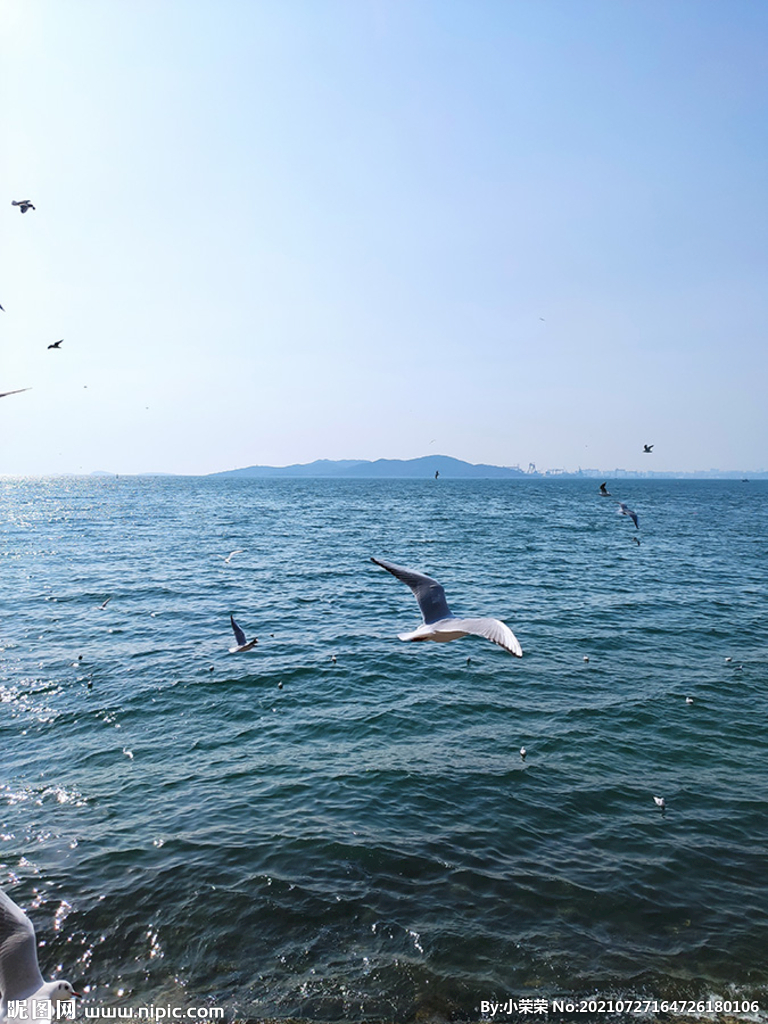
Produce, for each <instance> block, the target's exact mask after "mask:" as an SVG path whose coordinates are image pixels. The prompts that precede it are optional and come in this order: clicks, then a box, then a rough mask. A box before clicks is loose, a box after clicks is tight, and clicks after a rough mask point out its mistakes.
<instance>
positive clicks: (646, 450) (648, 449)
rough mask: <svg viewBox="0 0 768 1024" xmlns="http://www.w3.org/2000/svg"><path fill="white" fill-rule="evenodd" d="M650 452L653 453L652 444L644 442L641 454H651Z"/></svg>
mask: <svg viewBox="0 0 768 1024" xmlns="http://www.w3.org/2000/svg"><path fill="white" fill-rule="evenodd" d="M651 454H653V445H652V444H644V445H643V455H651Z"/></svg>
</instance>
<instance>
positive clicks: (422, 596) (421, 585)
mask: <svg viewBox="0 0 768 1024" xmlns="http://www.w3.org/2000/svg"><path fill="white" fill-rule="evenodd" d="M371 561H372V562H375V563H376V565H380V566H381V568H382V569H386V570H387V572H391V573H392V575H393V576H395V577H396V578H397V579H399V580H401V581H402V582H403V583H405V584H406V585H407V586H409V587H410V588H411V590H412V591H413V593H414V595H415V597H416V600H417V601H418V602H419V608H420V609H421V614H422V616H423V618H424V621H425V622H426V623H427V625H429V624H430V623H432V622H438V621H439V620H440V619H449V618H451V609H450V608H449V607H448V602H447V601H446V600H445V591H444V590H443V588H442V587H441V586H440V584H439V583H438V582H437V580H433V579H432V578H431V577H430V576H423V575H422V574H421V573H420V572H414V571H413V569H404V568H403V566H402V565H393V564H392V562H384V561H382V560H381V559H379V558H372V559H371Z"/></svg>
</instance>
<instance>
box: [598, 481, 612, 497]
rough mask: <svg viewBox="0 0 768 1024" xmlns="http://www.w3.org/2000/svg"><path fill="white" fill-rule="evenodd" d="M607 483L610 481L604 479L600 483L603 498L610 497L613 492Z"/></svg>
mask: <svg viewBox="0 0 768 1024" xmlns="http://www.w3.org/2000/svg"><path fill="white" fill-rule="evenodd" d="M607 483H608V481H607V480H604V481H603V483H601V484H600V496H601V497H602V498H610V496H611V492H610V491H609V490H608V488H607V487H606V484H607Z"/></svg>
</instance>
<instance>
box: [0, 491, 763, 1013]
mask: <svg viewBox="0 0 768 1024" xmlns="http://www.w3.org/2000/svg"><path fill="white" fill-rule="evenodd" d="M609 486H610V489H611V491H612V492H613V495H614V497H613V498H610V499H606V498H601V497H600V495H599V494H598V493H597V482H596V481H593V480H576V481H565V480H559V481H558V480H522V481H509V482H508V481H502V482H495V481H472V482H469V481H450V480H439V481H434V480H425V481H316V480H305V481H291V480H280V481H248V480H224V481H222V480H214V479H205V478H122V479H116V478H115V479H113V478H88V479H82V478H71V479H66V478H58V479H48V480H4V481H1V482H0V497H1V500H2V516H3V541H2V552H1V553H2V569H3V575H2V592H1V594H0V602H1V610H2V623H3V627H2V654H3V658H2V667H1V669H0V768H1V769H2V777H1V779H0V885H2V886H3V888H5V889H6V891H8V892H9V894H10V895H11V896H12V897H13V898H14V899H15V900H16V901H17V902H18V903H20V904H21V905H23V906H24V907H25V908H26V909H27V910H28V912H29V914H30V916H31V917H32V919H33V920H34V922H35V925H36V928H37V932H38V937H39V938H40V939H41V941H42V943H43V945H42V946H41V949H40V959H41V966H42V968H43V971H44V973H45V974H46V975H47V976H51V975H52V974H56V975H59V976H64V977H68V978H69V979H70V980H71V981H73V982H75V983H76V984H77V985H78V986H80V987H81V988H85V989H86V993H87V997H88V1000H89V1001H90V1002H91V1003H93V1004H94V1005H96V1004H100V1003H106V1004H109V1005H114V1004H115V1003H116V1002H117V1003H121V1004H127V1005H133V1006H139V1005H147V1004H150V1003H170V1004H173V1005H179V1006H190V1005H201V1004H211V1005H217V1006H224V1007H226V1008H227V1010H228V1012H229V1014H230V1016H237V1017H244V1018H250V1019H260V1018H267V1017H275V1018H281V1017H283V1018H286V1017H291V1016H293V1017H302V1018H305V1019H314V1020H322V1021H336V1020H350V1021H355V1020H363V1019H369V1020H370V1019H374V1018H380V1019H383V1020H388V1021H392V1022H403V1024H405V1022H410V1021H414V1020H417V1019H419V1020H448V1019H454V1020H460V1019H477V1018H479V1016H480V1009H479V1008H480V1004H481V1001H482V1000H506V999H510V998H511V999H518V998H523V997H530V996H537V997H545V998H552V997H554V996H562V995H565V996H585V995H587V996H595V995H599V996H602V997H605V998H611V997H613V998H617V997H622V998H629V997H633V996H634V997H638V998H640V997H642V998H644V999H651V998H658V999H675V998H676V999H705V998H708V997H713V996H719V997H720V998H726V999H736V998H738V999H750V1000H758V1001H759V1002H760V1003H761V1008H762V1016H763V1017H764V1018H766V1019H768V964H767V963H766V949H768V899H766V895H767V894H768V870H767V868H768V864H767V863H766V849H767V848H768V814H767V813H766V811H767V810H768V801H767V799H766V796H767V794H768V739H767V738H766V730H765V710H766V691H767V689H768V685H767V684H768V655H767V654H766V643H765V640H766V607H767V602H766V598H767V596H768V586H767V585H766V571H765V570H766V555H767V554H768V510H767V505H766V498H767V497H768V484H766V483H765V482H752V483H749V484H745V483H741V482H739V481H702V482H695V481H645V480H626V481H613V482H611V483H610V484H609ZM614 499H616V500H623V501H626V502H627V504H628V505H629V506H630V507H631V508H633V509H635V510H636V511H637V513H638V515H639V525H640V528H639V529H638V530H635V528H634V526H633V524H632V522H631V521H630V520H629V519H628V518H627V517H622V516H620V515H617V514H616V513H617V508H616V503H615V500H614ZM634 537H637V538H638V539H639V540H640V544H639V545H638V544H636V543H635V542H634V539H633V538H634ZM234 549H242V551H241V553H239V554H236V555H234V556H233V558H232V559H231V561H230V562H229V564H227V563H225V561H224V558H225V556H226V555H228V554H229V552H230V551H232V550H234ZM371 555H375V556H377V557H381V558H386V559H389V560H391V561H394V562H398V563H400V564H403V565H407V566H410V567H412V568H416V569H419V570H421V571H423V572H426V573H428V574H430V575H433V576H435V577H436V578H437V579H438V580H440V582H442V583H443V585H444V586H445V589H446V593H447V597H448V601H449V603H450V605H451V607H452V610H453V611H454V612H456V613H457V614H477V615H482V614H487V615H493V616H496V617H499V618H501V619H503V620H504V621H506V622H507V623H508V624H509V625H510V626H511V627H512V629H513V630H514V632H515V634H516V635H517V637H518V639H519V640H520V642H521V644H522V646H523V650H524V652H525V654H524V657H523V658H522V659H521V660H520V659H516V658H512V657H510V656H509V655H508V654H507V653H506V652H504V651H503V650H501V649H500V648H498V647H495V646H494V645H492V644H490V643H488V642H486V641H483V640H480V639H476V638H466V639H462V640H458V641H455V642H452V643H449V644H429V643H427V644H405V643H402V642H400V641H399V640H398V639H397V633H398V632H402V631H404V630H407V629H411V628H413V627H415V626H416V625H417V624H418V623H419V621H420V617H419V613H418V608H417V606H416V602H415V600H414V598H413V596H412V595H411V593H410V591H409V590H408V589H407V587H405V586H404V585H403V584H401V583H400V582H398V581H397V580H395V579H394V578H393V577H391V576H390V575H389V574H388V573H386V572H384V571H383V570H381V569H380V568H378V567H377V566H375V565H373V564H372V563H371V562H370V560H369V559H370V556H371ZM108 598H109V601H108V603H107V604H106V606H105V607H103V608H101V607H100V605H102V604H103V602H105V601H106V600H107V599H108ZM230 612H232V613H233V614H234V615H235V618H236V619H237V620H238V621H239V622H240V623H241V625H242V626H243V628H244V629H245V631H246V633H247V634H248V636H249V637H251V636H253V635H257V636H258V638H259V644H258V647H257V648H256V649H255V650H254V651H252V652H250V653H248V654H244V655H237V656H233V655H229V654H228V648H229V646H230V645H231V644H232V642H233V637H232V634H231V630H230V627H229V614H230ZM585 657H586V658H588V659H589V660H588V661H585V660H584V659H585ZM726 659H731V660H726ZM281 684H282V685H281ZM686 697H692V698H693V703H692V704H689V703H686ZM522 746H524V747H525V748H526V750H527V756H526V758H525V760H523V759H522V758H521V756H520V748H521V747H522ZM654 795H659V796H663V797H664V798H665V801H666V809H665V811H664V812H663V813H662V812H661V811H660V809H659V808H658V807H657V806H656V805H655V803H654V801H653V796H654ZM86 1005H87V1004H86Z"/></svg>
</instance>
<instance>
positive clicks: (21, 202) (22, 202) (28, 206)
mask: <svg viewBox="0 0 768 1024" xmlns="http://www.w3.org/2000/svg"><path fill="white" fill-rule="evenodd" d="M11 206H18V207H19V208H20V209H21V212H22V213H26V212H27V210H34V206H33V205H32V203H30V201H29V200H28V199H12V200H11Z"/></svg>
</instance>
